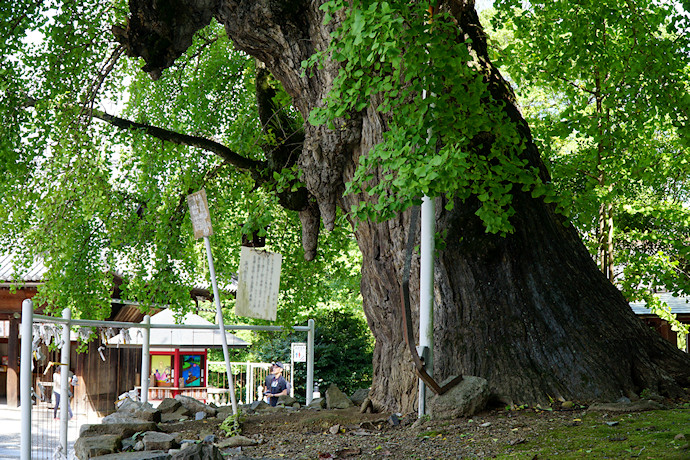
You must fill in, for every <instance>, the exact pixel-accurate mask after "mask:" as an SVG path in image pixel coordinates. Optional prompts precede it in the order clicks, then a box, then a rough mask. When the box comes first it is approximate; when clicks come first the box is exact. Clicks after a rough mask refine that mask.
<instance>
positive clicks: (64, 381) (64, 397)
mask: <svg viewBox="0 0 690 460" xmlns="http://www.w3.org/2000/svg"><path fill="white" fill-rule="evenodd" d="M62 318H63V319H65V320H67V321H66V323H65V324H63V325H62V353H61V354H60V363H62V364H61V365H60V446H62V452H63V453H64V454H65V458H69V454H68V452H67V425H68V424H69V404H70V401H69V367H70V360H69V357H70V342H69V339H70V337H69V335H70V334H69V333H70V329H71V325H72V324H71V321H70V320H71V319H72V311H71V310H70V309H69V308H65V309H64V310H62Z"/></svg>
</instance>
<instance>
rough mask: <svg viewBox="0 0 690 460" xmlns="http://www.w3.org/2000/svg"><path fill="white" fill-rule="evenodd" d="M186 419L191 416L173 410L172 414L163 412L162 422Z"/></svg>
mask: <svg viewBox="0 0 690 460" xmlns="http://www.w3.org/2000/svg"><path fill="white" fill-rule="evenodd" d="M184 420H189V417H188V416H186V415H181V414H179V413H177V412H173V413H172V414H161V423H171V422H181V421H184Z"/></svg>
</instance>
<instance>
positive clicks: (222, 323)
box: [204, 236, 237, 415]
mask: <svg viewBox="0 0 690 460" xmlns="http://www.w3.org/2000/svg"><path fill="white" fill-rule="evenodd" d="M204 244H206V255H207V256H208V269H209V271H210V272H211V284H212V285H213V298H214V299H215V300H216V316H217V317H218V325H219V326H220V339H221V344H222V345H223V356H224V357H225V368H226V372H227V374H228V387H229V389H230V401H231V403H232V413H233V415H237V397H236V396H235V382H234V380H233V378H232V365H231V364H230V354H229V353H228V339H227V337H225V321H223V311H222V309H221V306H220V295H219V294H218V283H217V282H216V269H215V268H214V266H213V255H212V254H211V241H210V240H209V238H208V236H205V237H204Z"/></svg>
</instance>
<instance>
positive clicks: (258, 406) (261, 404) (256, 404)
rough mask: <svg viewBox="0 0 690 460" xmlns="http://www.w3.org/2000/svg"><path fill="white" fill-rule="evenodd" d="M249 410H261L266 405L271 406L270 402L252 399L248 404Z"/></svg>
mask: <svg viewBox="0 0 690 460" xmlns="http://www.w3.org/2000/svg"><path fill="white" fill-rule="evenodd" d="M249 407H250V409H251V410H257V411H258V410H262V409H264V408H266V407H271V406H270V404H267V403H266V402H265V401H254V402H253V403H252V404H251V405H250V406H249Z"/></svg>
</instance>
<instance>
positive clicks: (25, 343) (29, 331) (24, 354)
mask: <svg viewBox="0 0 690 460" xmlns="http://www.w3.org/2000/svg"><path fill="white" fill-rule="evenodd" d="M34 322H38V323H55V324H61V325H64V326H65V327H63V330H62V338H61V343H62V350H61V359H60V363H59V364H60V366H61V374H60V375H61V379H62V380H61V387H62V388H69V383H68V380H67V379H68V376H69V375H68V374H69V369H70V328H71V327H73V326H83V327H97V328H98V327H108V328H127V329H128V328H137V329H143V344H142V359H141V376H142V377H141V399H142V401H143V402H146V401H147V400H148V389H149V378H148V376H149V375H150V371H149V359H150V353H149V337H150V330H151V329H199V330H218V329H219V327H218V326H215V325H184V324H151V323H150V317H149V316H148V315H146V316H145V317H144V322H143V323H128V322H119V321H94V320H81V319H77V320H74V319H71V313H70V310H69V308H65V309H64V310H63V316H62V318H57V317H53V316H45V315H35V314H34V311H33V302H32V301H31V299H26V300H24V302H23V303H22V325H21V331H22V337H23V338H25V337H31V338H32V340H22V341H21V362H22V363H31V365H28V366H27V365H22V366H21V369H20V398H21V417H22V432H21V459H22V460H31V446H32V445H31V440H32V432H31V408H32V399H33V398H32V392H33V381H32V368H33V361H32V342H33V323H34ZM283 329H284V328H283V327H282V326H247V325H226V326H224V330H225V331H226V332H228V331H237V330H253V331H275V332H280V331H282V330H283ZM293 329H294V330H295V331H297V332H307V387H306V400H307V404H309V403H310V402H311V401H312V399H313V389H314V320H313V319H310V320H309V322H308V326H294V327H293ZM65 400H66V404H60V437H59V439H60V446H59V450H60V452H59V454H58V456H59V457H62V458H69V456H68V451H67V450H68V444H67V429H68V422H69V414H68V410H69V409H68V406H69V404H68V402H69V398H65Z"/></svg>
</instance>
